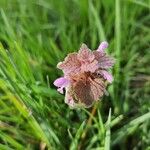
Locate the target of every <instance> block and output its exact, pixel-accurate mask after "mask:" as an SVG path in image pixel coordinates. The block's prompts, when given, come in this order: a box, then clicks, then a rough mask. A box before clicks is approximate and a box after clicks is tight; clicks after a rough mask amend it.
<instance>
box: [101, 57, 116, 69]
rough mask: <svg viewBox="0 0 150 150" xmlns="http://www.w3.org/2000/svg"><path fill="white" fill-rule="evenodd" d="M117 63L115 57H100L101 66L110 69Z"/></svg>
mask: <svg viewBox="0 0 150 150" xmlns="http://www.w3.org/2000/svg"><path fill="white" fill-rule="evenodd" d="M114 63H115V60H114V58H113V57H110V56H106V55H105V56H103V57H101V58H100V59H99V68H103V69H108V68H111V67H112V66H113V65H114Z"/></svg>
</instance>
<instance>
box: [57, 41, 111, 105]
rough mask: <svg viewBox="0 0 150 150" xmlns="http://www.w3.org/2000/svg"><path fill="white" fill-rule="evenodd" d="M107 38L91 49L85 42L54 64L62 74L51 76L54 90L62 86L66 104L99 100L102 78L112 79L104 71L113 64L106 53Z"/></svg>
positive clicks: (91, 102) (60, 90)
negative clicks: (53, 78)
mask: <svg viewBox="0 0 150 150" xmlns="http://www.w3.org/2000/svg"><path fill="white" fill-rule="evenodd" d="M107 47H108V43H107V42H102V43H101V44H100V45H99V47H98V49H97V50H96V51H91V50H90V49H89V48H88V47H87V46H86V45H85V44H82V45H81V48H80V50H79V52H78V53H71V54H68V56H67V57H66V58H65V60H64V61H63V62H60V63H58V65H57V67H58V68H59V69H61V70H62V71H63V73H64V77H61V78H58V79H56V80H55V82H54V85H55V86H57V87H58V91H59V92H60V93H63V89H65V90H66V94H65V103H67V104H68V105H69V106H70V107H77V106H82V107H90V106H92V104H93V103H94V101H97V100H99V98H100V97H102V96H103V95H104V94H105V93H106V92H107V91H106V82H105V81H108V82H109V83H111V82H112V81H113V77H112V75H111V74H110V73H109V72H108V69H109V68H111V67H112V66H113V64H114V59H113V58H112V57H110V56H108V55H107V54H106V52H105V51H104V49H106V48H107Z"/></svg>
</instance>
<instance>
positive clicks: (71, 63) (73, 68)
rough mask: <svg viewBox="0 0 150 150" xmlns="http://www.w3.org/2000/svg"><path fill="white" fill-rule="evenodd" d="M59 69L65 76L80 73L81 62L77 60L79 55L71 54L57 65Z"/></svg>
mask: <svg viewBox="0 0 150 150" xmlns="http://www.w3.org/2000/svg"><path fill="white" fill-rule="evenodd" d="M57 68H59V69H61V70H63V72H64V74H65V75H69V74H72V73H77V72H79V71H80V62H79V60H78V59H77V53H71V54H69V55H68V56H67V57H66V58H65V60H64V61H63V62H60V63H58V64H57Z"/></svg>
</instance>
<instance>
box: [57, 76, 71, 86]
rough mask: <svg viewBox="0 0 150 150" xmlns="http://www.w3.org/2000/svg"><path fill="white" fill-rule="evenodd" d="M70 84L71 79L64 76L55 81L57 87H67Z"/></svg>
mask: <svg viewBox="0 0 150 150" xmlns="http://www.w3.org/2000/svg"><path fill="white" fill-rule="evenodd" d="M68 84H69V80H67V79H66V78H64V77H60V78H58V79H56V80H55V81H54V85H55V86H56V87H66V86H67V85H68Z"/></svg>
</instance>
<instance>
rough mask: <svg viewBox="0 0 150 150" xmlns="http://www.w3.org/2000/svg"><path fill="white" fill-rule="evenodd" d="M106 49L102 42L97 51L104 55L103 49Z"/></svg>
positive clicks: (105, 44) (106, 45)
mask: <svg viewBox="0 0 150 150" xmlns="http://www.w3.org/2000/svg"><path fill="white" fill-rule="evenodd" d="M107 47H108V43H107V42H106V41H104V42H102V43H101V44H100V45H99V47H98V49H97V51H99V52H100V53H104V49H106V48H107Z"/></svg>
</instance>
